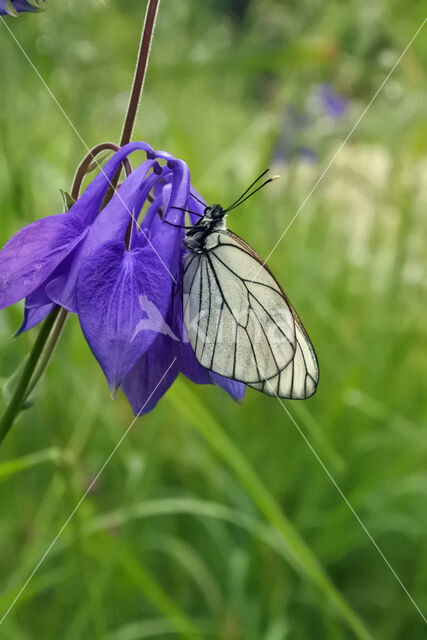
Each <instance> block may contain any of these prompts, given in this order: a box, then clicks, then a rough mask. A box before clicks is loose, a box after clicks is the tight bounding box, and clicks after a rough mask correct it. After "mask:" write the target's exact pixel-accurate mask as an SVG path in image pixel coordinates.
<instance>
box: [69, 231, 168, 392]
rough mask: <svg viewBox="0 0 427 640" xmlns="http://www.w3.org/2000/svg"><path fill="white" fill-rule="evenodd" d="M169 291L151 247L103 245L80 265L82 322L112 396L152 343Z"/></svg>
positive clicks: (164, 274)
mask: <svg viewBox="0 0 427 640" xmlns="http://www.w3.org/2000/svg"><path fill="white" fill-rule="evenodd" d="M171 290H172V281H171V278H170V276H169V275H168V273H167V272H166V270H165V269H164V268H163V267H162V264H161V263H160V260H159V256H158V255H157V254H156V253H155V251H154V249H153V248H152V247H151V246H150V245H147V246H146V247H145V248H144V249H135V250H133V251H126V248H125V244H124V242H110V243H105V244H103V245H101V246H100V247H99V248H98V249H97V250H96V251H95V252H94V253H93V254H92V255H91V256H89V257H88V258H86V260H85V261H84V262H83V263H82V266H81V268H80V271H79V276H78V280H77V309H78V314H79V318H80V323H81V327H82V330H83V333H84V335H85V337H86V339H87V341H88V343H89V346H90V348H91V349H92V351H93V353H94V355H95V357H96V358H97V360H98V362H99V364H100V365H101V367H102V369H103V371H104V373H105V375H106V377H107V380H108V382H109V385H110V388H111V390H112V392H113V393H114V392H115V391H116V390H117V388H118V387H119V386H120V384H121V382H122V379H123V377H124V376H125V374H126V373H127V372H128V371H129V370H130V369H131V368H132V367H133V365H134V364H135V363H136V362H137V360H138V359H139V358H140V357H141V356H142V355H143V354H144V352H145V351H146V350H147V349H148V348H149V347H150V345H151V344H152V343H153V341H154V340H155V338H156V335H157V332H158V331H159V330H160V329H161V327H162V325H163V324H164V320H163V318H164V317H165V315H166V312H167V309H168V307H169V304H170V299H171ZM141 295H143V296H145V298H146V299H147V300H148V302H149V303H151V304H152V307H153V309H154V311H155V312H153V314H152V316H151V317H147V313H146V312H145V311H143V310H142V308H141V300H140V296H141ZM156 311H157V312H156ZM147 319H148V320H149V322H147ZM144 321H145V322H144Z"/></svg>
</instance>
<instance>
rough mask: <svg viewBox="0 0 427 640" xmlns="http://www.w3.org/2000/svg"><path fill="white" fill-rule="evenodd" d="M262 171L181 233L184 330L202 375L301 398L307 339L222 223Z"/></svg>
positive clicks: (306, 380) (310, 353) (308, 372)
mask: <svg viewBox="0 0 427 640" xmlns="http://www.w3.org/2000/svg"><path fill="white" fill-rule="evenodd" d="M265 173H266V171H265V172H264V173H263V174H261V176H259V178H257V180H255V182H253V183H252V185H251V186H250V187H249V188H248V189H246V191H245V192H244V193H243V194H242V195H241V196H240V198H238V200H236V201H235V202H234V203H233V204H232V205H230V206H229V207H228V208H227V209H223V208H222V207H221V206H220V205H213V206H208V207H206V208H205V210H204V215H203V216H201V217H200V219H199V220H198V221H197V222H196V223H195V224H194V225H193V226H192V227H190V228H188V230H187V232H186V235H185V239H184V245H185V246H186V248H187V249H188V254H187V256H186V257H185V262H184V276H183V316H184V324H185V327H186V329H187V333H188V338H189V341H190V344H191V347H192V348H193V351H194V353H195V355H196V358H197V359H198V361H199V362H200V364H201V365H203V366H204V367H206V368H207V369H210V370H211V371H213V372H215V373H218V374H220V375H222V376H225V377H227V378H232V379H233V380H238V381H239V382H244V383H245V384H247V385H249V386H250V387H253V388H254V389H257V390H259V391H262V392H264V393H266V394H268V395H271V396H278V397H280V398H293V399H304V398H309V397H310V396H312V395H313V393H314V392H315V391H316V387H317V383H318V379H319V367H318V363H317V359H316V354H315V352H314V349H313V346H312V344H311V341H310V338H309V337H308V334H307V332H306V330H305V329H304V327H303V325H302V322H301V320H300V319H299V317H298V315H297V313H296V311H295V310H294V308H293V307H292V305H291V303H290V302H289V299H288V298H287V296H286V294H285V293H284V291H283V289H282V288H281V286H280V285H279V283H278V282H277V280H276V279H275V277H274V276H273V274H272V273H271V271H270V270H269V268H268V267H267V266H266V265H265V264H264V262H263V260H262V259H261V258H260V257H259V255H258V254H257V253H256V252H255V251H254V249H252V247H250V246H249V245H248V244H247V243H246V242H245V241H244V240H242V238H240V237H239V236H237V235H236V234H235V233H233V232H232V231H230V230H229V229H227V226H226V222H225V218H226V215H227V213H228V212H229V211H231V210H232V209H234V208H235V207H237V206H238V205H240V204H242V202H244V200H246V199H247V198H249V197H250V196H252V195H253V194H254V193H255V192H256V191H258V189H261V188H262V187H263V186H265V184H267V183H268V182H271V181H272V180H273V179H274V178H270V179H269V180H267V181H266V182H264V183H263V184H262V185H261V186H259V187H257V188H256V189H255V190H254V191H252V193H249V195H246V194H247V193H248V192H249V191H250V189H251V188H252V187H253V186H254V185H255V184H256V183H257V182H258V180H260V179H261V178H262V177H263V176H264V175H265ZM245 196H246V197H245ZM194 197H195V196H194ZM196 199H198V198H196ZM200 202H201V201H200ZM202 204H204V203H202Z"/></svg>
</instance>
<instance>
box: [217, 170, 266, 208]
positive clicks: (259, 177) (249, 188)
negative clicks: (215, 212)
mask: <svg viewBox="0 0 427 640" xmlns="http://www.w3.org/2000/svg"><path fill="white" fill-rule="evenodd" d="M269 171H270V169H266V170H265V171H263V172H262V173H261V175H260V176H258V178H257V179H256V180H254V181H253V182H252V184H251V185H249V187H248V188H247V189H246V191H244V192H243V193H242V195H241V196H239V197H238V198H237V200H235V201H234V202H233V204H230V206H229V207H227V209H226V211H230V209H232V208H233V207H234V206H235V205H237V203H238V202H240V200H241V199H242V198H243V197H244V196H245V195H246V194H247V192H248V191H250V190H251V189H252V187H253V186H254V185H256V183H257V182H258V180H261V178H263V177H264V176H265V174H266V173H268V172H269Z"/></svg>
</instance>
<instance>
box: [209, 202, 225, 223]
mask: <svg viewBox="0 0 427 640" xmlns="http://www.w3.org/2000/svg"><path fill="white" fill-rule="evenodd" d="M204 215H205V218H207V219H209V220H213V221H215V222H218V221H219V220H222V218H223V217H224V216H225V211H224V209H223V208H222V207H221V205H219V204H213V205H211V206H210V207H206V209H205V211H204Z"/></svg>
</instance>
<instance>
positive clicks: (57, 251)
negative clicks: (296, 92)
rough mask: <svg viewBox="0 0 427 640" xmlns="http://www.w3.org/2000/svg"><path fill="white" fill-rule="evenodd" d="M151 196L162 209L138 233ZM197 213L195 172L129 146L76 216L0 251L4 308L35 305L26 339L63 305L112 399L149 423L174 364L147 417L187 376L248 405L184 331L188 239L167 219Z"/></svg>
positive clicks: (45, 222)
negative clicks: (119, 176) (206, 364)
mask: <svg viewBox="0 0 427 640" xmlns="http://www.w3.org/2000/svg"><path fill="white" fill-rule="evenodd" d="M136 150H143V151H145V153H146V156H147V160H146V161H145V162H143V163H142V164H141V165H140V166H139V167H138V168H136V169H135V170H134V171H133V172H132V173H131V174H130V175H129V176H128V177H127V178H126V180H125V181H124V182H123V184H122V185H121V186H120V188H119V189H118V191H117V192H116V193H115V195H114V196H113V198H112V199H111V200H110V202H109V203H108V204H107V205H106V206H105V207H104V209H102V211H101V212H99V210H100V207H101V205H102V202H103V200H104V197H105V194H106V192H107V190H108V187H109V184H110V181H111V180H112V179H113V176H114V175H115V174H116V172H117V170H118V168H119V166H120V164H121V162H122V161H123V160H124V158H126V157H127V156H128V155H129V154H130V153H132V152H133V151H136ZM150 193H152V194H153V197H154V200H153V202H152V204H151V205H150V206H149V207H148V209H147V212H146V214H145V217H144V219H143V221H142V223H138V217H139V215H140V212H141V210H142V208H143V206H144V204H145V202H146V201H147V198H148V196H149V194H150ZM196 205H197V206H198V207H199V208H200V204H198V203H196V202H195V201H194V200H193V198H192V196H191V195H190V178H189V170H188V167H187V165H186V164H185V162H183V161H182V160H178V159H176V158H174V157H172V156H171V155H170V154H168V153H166V152H156V151H154V150H153V149H152V148H151V147H150V146H149V145H148V144H146V143H144V142H135V143H131V144H128V145H126V146H125V147H123V148H122V149H120V150H119V151H117V152H116V153H115V154H114V156H113V157H112V158H111V159H110V160H109V162H108V163H107V164H106V165H105V167H104V169H103V170H102V172H101V173H100V174H99V175H98V176H97V177H96V178H95V179H94V180H93V181H92V183H91V184H90V185H89V186H88V187H87V189H86V190H85V192H84V193H83V194H82V196H81V197H80V198H79V199H78V200H77V202H76V203H75V204H74V205H73V206H72V207H71V208H70V210H69V211H68V212H67V213H65V214H59V215H53V216H49V217H47V218H42V219H41V220H37V221H36V222H33V223H32V224H30V225H28V226H26V227H24V228H23V229H21V231H19V232H18V233H17V234H16V235H15V236H13V237H12V238H11V239H10V240H9V242H8V243H7V244H6V245H5V247H4V248H3V249H2V250H1V251H0V308H4V307H7V306H9V305H11V304H13V303H14V302H17V301H18V300H21V299H22V298H25V315H24V322H23V324H22V326H21V328H20V330H19V333H21V332H23V331H26V330H28V329H30V328H32V327H34V326H35V325H36V324H38V323H39V322H40V321H41V320H42V319H43V318H44V317H45V316H46V315H48V314H49V313H50V312H51V311H52V309H53V308H54V305H55V304H58V305H60V306H62V307H64V308H66V309H67V310H68V311H70V312H74V313H77V314H78V317H79V320H80V324H81V328H82V330H83V333H84V335H85V338H86V340H87V342H88V344H89V346H90V348H91V350H92V352H93V353H94V355H95V357H96V359H97V360H98V362H99V364H100V365H101V367H102V369H103V371H104V373H105V376H106V378H107V380H108V383H109V385H110V389H111V392H112V393H113V394H114V393H115V392H116V391H117V389H118V388H119V386H120V385H121V384H122V382H123V383H124V390H125V393H126V394H127V396H128V398H129V400H130V402H131V404H132V407H133V408H134V411H135V413H139V412H141V413H142V411H141V409H142V406H143V403H144V402H145V401H146V400H147V398H148V397H149V396H150V394H151V393H152V392H153V390H154V388H155V387H156V385H157V384H158V382H159V380H160V379H161V377H162V375H163V374H164V373H165V371H166V369H167V368H168V366H169V365H170V364H171V363H172V362H173V366H172V367H171V369H170V371H169V372H168V375H167V376H166V378H165V380H164V381H163V382H162V384H161V385H160V386H159V388H158V389H157V391H156V394H155V396H154V395H153V397H152V398H151V399H150V403H149V404H147V406H146V407H144V410H143V413H146V411H147V410H150V409H151V408H152V407H153V406H154V404H155V403H156V402H157V400H158V398H159V397H160V396H161V395H163V393H164V392H165V391H166V389H167V388H168V387H169V386H170V384H171V383H172V381H173V379H174V378H175V377H176V376H177V375H178V372H179V371H182V372H183V373H184V374H185V375H187V377H189V378H190V379H191V380H194V381H195V382H198V383H200V384H205V383H215V384H219V385H220V386H222V387H224V388H225V389H226V390H227V391H228V392H229V393H230V394H231V395H232V396H233V397H235V398H238V397H242V395H243V391H244V385H241V384H238V383H235V382H232V381H228V380H225V379H223V378H222V377H221V376H214V375H213V374H210V372H208V371H207V370H205V369H204V368H203V367H201V366H200V365H199V364H198V362H197V361H196V359H195V357H194V354H193V353H192V351H191V347H190V346H189V344H188V340H187V338H186V334H185V330H184V327H183V323H182V310H181V288H180V279H181V276H182V257H183V247H182V240H183V235H184V231H183V229H181V228H179V227H175V226H172V225H169V224H163V222H162V218H161V216H160V215H159V213H163V215H164V216H165V217H167V219H168V221H169V222H171V223H173V224H177V223H182V217H183V213H182V211H180V208H184V207H187V206H188V207H190V208H191V209H192V210H194V209H195V206H196ZM196 210H197V211H198V209H196ZM147 311H148V313H147ZM147 319H148V320H149V322H148V323H147ZM165 323H166V324H165ZM168 359H169V362H168V363H167V364H165V361H166V360H168ZM164 364H165V366H164V367H163V365H164ZM162 368H163V371H161V372H160V369H162ZM157 373H159V375H157Z"/></svg>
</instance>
